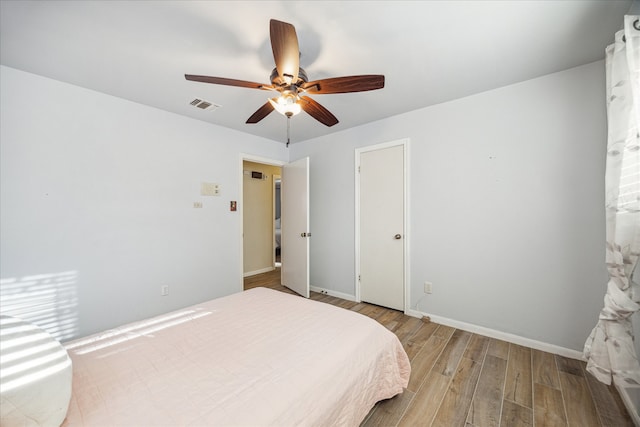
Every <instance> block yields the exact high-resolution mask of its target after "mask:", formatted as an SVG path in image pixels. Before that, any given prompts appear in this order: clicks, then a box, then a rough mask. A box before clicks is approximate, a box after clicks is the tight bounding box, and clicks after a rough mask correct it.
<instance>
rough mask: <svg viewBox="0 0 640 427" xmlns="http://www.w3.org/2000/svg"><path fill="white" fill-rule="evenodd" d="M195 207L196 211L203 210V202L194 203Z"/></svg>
mask: <svg viewBox="0 0 640 427" xmlns="http://www.w3.org/2000/svg"><path fill="white" fill-rule="evenodd" d="M193 207H194V208H196V209H200V208H202V202H193Z"/></svg>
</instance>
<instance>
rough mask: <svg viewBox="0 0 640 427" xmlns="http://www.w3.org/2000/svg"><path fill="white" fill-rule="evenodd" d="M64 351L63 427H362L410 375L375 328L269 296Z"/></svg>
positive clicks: (174, 316) (190, 311)
mask: <svg viewBox="0 0 640 427" xmlns="http://www.w3.org/2000/svg"><path fill="white" fill-rule="evenodd" d="M66 347H67V350H68V352H69V355H70V356H71V359H72V360H73V375H74V379H73V396H72V401H71V405H70V407H69V412H68V415H67V419H66V421H65V424H63V425H65V426H75V425H87V426H107V425H108V426H116V425H119V426H124V425H132V426H133V425H137V426H142V425H144V426H149V425H167V426H175V425H206V426H230V425H246V426H249V425H250V426H267V425H274V426H294V425H295V426H299V425H309V426H312V425H314V426H336V425H343V426H357V425H358V424H359V423H360V422H361V420H362V419H363V418H364V417H365V416H366V415H367V413H368V412H369V410H370V409H371V408H372V407H373V405H374V404H375V402H376V401H378V400H381V399H386V398H390V397H392V396H394V395H396V394H398V393H400V392H402V390H403V388H404V387H406V386H407V383H408V380H409V375H410V370H411V368H410V364H409V360H408V358H407V355H406V353H405V352H404V350H403V348H402V346H401V344H400V342H399V341H398V339H397V337H396V336H395V335H394V334H393V333H391V332H389V331H388V330H387V329H385V328H384V327H382V326H381V325H380V324H378V323H377V322H376V321H374V320H372V319H370V318H368V317H366V316H363V315H360V314H358V313H354V312H351V311H348V310H344V309H341V308H338V307H334V306H331V305H329V304H323V303H319V302H315V301H311V300H306V299H304V298H301V297H297V296H293V295H288V294H285V293H282V292H278V291H274V290H270V289H266V288H256V289H252V290H250V291H246V292H241V293H238V294H234V295H230V296H228V297H224V298H220V299H216V300H211V301H209V302H206V303H203V304H199V305H196V306H193V307H189V308H186V309H184V310H179V311H176V312H173V313H169V314H167V315H165V316H160V317H156V318H153V319H150V320H147V321H143V322H137V323H133V324H130V325H127V326H124V327H121V328H118V329H116V330H112V331H108V332H105V333H102V334H97V335H94V336H91V337H88V338H85V339H80V340H76V341H74V342H71V343H67V345H66Z"/></svg>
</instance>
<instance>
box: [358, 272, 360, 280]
mask: <svg viewBox="0 0 640 427" xmlns="http://www.w3.org/2000/svg"><path fill="white" fill-rule="evenodd" d="M359 281H360V275H359V274H358V282H359Z"/></svg>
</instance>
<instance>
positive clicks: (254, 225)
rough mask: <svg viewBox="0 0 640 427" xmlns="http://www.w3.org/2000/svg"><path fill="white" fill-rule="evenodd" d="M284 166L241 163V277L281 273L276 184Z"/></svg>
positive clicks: (256, 162)
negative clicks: (273, 272)
mask: <svg viewBox="0 0 640 427" xmlns="http://www.w3.org/2000/svg"><path fill="white" fill-rule="evenodd" d="M280 176H281V166H280V165H274V164H269V163H263V162H258V161H254V160H246V159H243V161H242V230H243V245H242V260H243V261H242V275H243V277H250V276H255V275H257V274H261V273H266V272H270V271H273V270H276V269H277V270H278V273H279V268H278V267H280V265H278V264H276V261H277V255H278V253H279V251H280V247H281V245H280V244H279V243H278V240H279V239H278V237H279V236H278V235H277V233H278V232H279V222H280V206H279V204H278V203H279V201H278V200H277V194H276V189H277V181H278V180H280Z"/></svg>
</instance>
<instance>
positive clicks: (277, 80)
mask: <svg viewBox="0 0 640 427" xmlns="http://www.w3.org/2000/svg"><path fill="white" fill-rule="evenodd" d="M270 78H271V84H272V85H274V86H276V87H286V86H289V85H288V84H287V82H285V81H283V79H282V78H281V77H280V75H279V74H278V69H277V68H274V69H273V71H272V72H271V77H270ZM308 81H309V78H308V77H307V73H306V71H304V69H303V68H298V80H297V81H296V82H291V85H290V86H295V87H296V88H298V87H300V86H301V85H303V84H304V83H307V82H308Z"/></svg>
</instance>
